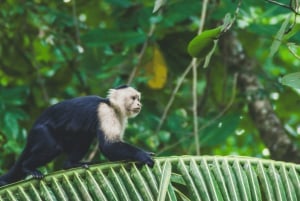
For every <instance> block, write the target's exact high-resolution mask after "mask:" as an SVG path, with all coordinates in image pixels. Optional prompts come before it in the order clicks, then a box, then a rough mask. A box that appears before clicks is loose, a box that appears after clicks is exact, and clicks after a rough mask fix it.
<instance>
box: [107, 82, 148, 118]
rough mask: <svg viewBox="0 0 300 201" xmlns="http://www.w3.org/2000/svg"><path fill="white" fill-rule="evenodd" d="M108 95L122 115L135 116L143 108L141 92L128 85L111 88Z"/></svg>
mask: <svg viewBox="0 0 300 201" xmlns="http://www.w3.org/2000/svg"><path fill="white" fill-rule="evenodd" d="M107 97H108V99H109V102H110V103H111V105H112V107H113V108H114V109H115V110H117V111H118V112H120V113H121V115H122V116H125V117H128V118H132V117H135V116H137V115H138V114H139V112H140V111H141V109H142V104H141V102H140V100H141V93H140V92H138V91H137V90H136V89H134V88H132V87H129V86H127V85H123V86H120V87H117V88H115V89H110V90H109V91H108V96H107Z"/></svg>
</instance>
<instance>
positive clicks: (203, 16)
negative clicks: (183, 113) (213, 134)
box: [192, 0, 208, 155]
mask: <svg viewBox="0 0 300 201" xmlns="http://www.w3.org/2000/svg"><path fill="white" fill-rule="evenodd" d="M207 5H208V0H204V1H203V3H202V11H201V17H200V25H199V30H198V34H200V33H201V32H202V31H203V29H204V25H205V19H206V11H207ZM192 65H193V127H194V138H195V146H196V154H197V155H200V142H199V134H198V110H197V106H198V97H197V82H198V72H197V59H193V60H192Z"/></svg>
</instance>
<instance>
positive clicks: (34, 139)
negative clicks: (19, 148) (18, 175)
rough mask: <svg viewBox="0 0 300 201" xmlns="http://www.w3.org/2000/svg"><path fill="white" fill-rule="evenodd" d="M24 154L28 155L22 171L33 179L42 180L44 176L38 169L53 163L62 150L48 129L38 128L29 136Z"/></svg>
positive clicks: (23, 161)
mask: <svg viewBox="0 0 300 201" xmlns="http://www.w3.org/2000/svg"><path fill="white" fill-rule="evenodd" d="M24 152H26V153H24V156H25V157H24V158H23V160H22V163H21V168H22V171H23V172H24V173H25V174H26V175H32V177H33V178H36V179H41V178H42V177H43V174H42V173H41V172H40V171H39V170H38V169H37V168H38V167H40V166H43V165H45V164H47V163H48V162H50V161H52V160H53V159H54V158H55V157H56V156H58V155H59V154H60V153H61V152H62V149H61V147H60V146H59V144H58V143H57V142H56V141H55V139H53V137H52V135H51V133H50V131H49V130H48V128H47V127H45V126H38V127H35V128H34V129H33V130H32V131H31V133H30V135H29V136H28V141H27V145H26V148H25V150H24Z"/></svg>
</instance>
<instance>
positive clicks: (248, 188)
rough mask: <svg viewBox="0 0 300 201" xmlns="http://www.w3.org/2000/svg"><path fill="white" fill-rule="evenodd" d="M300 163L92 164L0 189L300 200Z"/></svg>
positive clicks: (26, 195) (1, 194)
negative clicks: (85, 167) (86, 167)
mask: <svg viewBox="0 0 300 201" xmlns="http://www.w3.org/2000/svg"><path fill="white" fill-rule="evenodd" d="M299 179H300V166H299V165H295V164H291V163H283V162H275V161H271V160H262V159H256V158H246V157H208V156H203V157H192V156H181V157H167V158H157V159H156V161H155V166H154V168H152V169H151V168H149V167H148V166H143V167H142V168H139V167H137V166H136V165H135V164H133V163H130V164H129V163H127V164H126V163H110V164H102V165H94V166H91V167H90V168H89V169H82V168H77V169H73V170H68V171H60V172H56V173H53V174H50V175H47V176H46V177H45V178H43V179H42V180H40V181H37V180H25V181H21V182H18V183H15V184H11V185H9V186H6V187H2V188H1V189H0V199H1V200H23V199H25V200H216V201H223V200H236V201H239V200H256V201H259V200H279V201H282V200H299V199H300V194H299V190H298V186H299Z"/></svg>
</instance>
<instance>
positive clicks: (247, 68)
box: [220, 33, 300, 163]
mask: <svg viewBox="0 0 300 201" xmlns="http://www.w3.org/2000/svg"><path fill="white" fill-rule="evenodd" d="M220 46H221V48H220V49H221V51H222V55H223V56H224V60H225V65H226V64H227V65H228V67H230V68H232V69H233V70H234V71H235V72H238V74H239V77H238V87H239V88H240V91H241V92H244V93H245V95H246V97H245V98H246V99H247V104H248V108H249V114H250V116H251V118H252V120H253V122H254V124H255V126H256V128H257V130H258V131H259V134H260V136H261V139H262V140H263V142H264V144H265V145H266V146H267V147H268V149H269V150H270V153H271V157H272V158H273V159H275V160H282V161H289V162H296V163H300V151H299V148H298V147H296V145H295V144H294V143H293V142H292V140H291V139H290V138H289V136H288V134H287V133H286V132H285V129H284V126H283V125H282V123H281V121H280V119H279V118H278V116H277V115H276V113H275V112H274V110H273V108H272V105H271V103H270V100H269V99H268V97H267V96H266V95H264V94H263V93H262V91H264V88H263V86H262V85H261V83H260V82H259V79H258V77H257V76H256V74H255V73H254V69H255V68H256V67H257V63H256V62H255V61H254V60H253V59H251V58H249V57H248V56H247V55H246V53H245V52H244V50H243V46H242V44H241V43H240V41H238V39H237V37H236V36H235V35H234V34H233V33H229V34H226V35H224V36H223V37H222V40H221V41H220Z"/></svg>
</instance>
